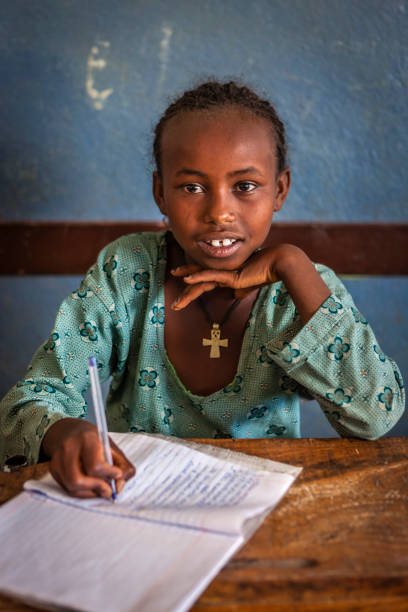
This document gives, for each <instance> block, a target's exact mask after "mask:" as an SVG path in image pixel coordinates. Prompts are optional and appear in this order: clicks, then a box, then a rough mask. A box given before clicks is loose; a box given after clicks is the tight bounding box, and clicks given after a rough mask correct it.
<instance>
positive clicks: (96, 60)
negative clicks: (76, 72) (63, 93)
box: [85, 41, 113, 110]
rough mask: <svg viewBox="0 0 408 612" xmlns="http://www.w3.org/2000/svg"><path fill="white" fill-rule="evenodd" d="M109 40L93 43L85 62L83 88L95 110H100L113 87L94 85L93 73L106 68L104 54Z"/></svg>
mask: <svg viewBox="0 0 408 612" xmlns="http://www.w3.org/2000/svg"><path fill="white" fill-rule="evenodd" d="M109 47H110V42H108V41H99V42H98V43H97V44H95V45H93V46H92V48H91V52H90V54H89V55H88V59H87V62H86V81H85V89H86V93H87V94H88V96H89V98H90V99H91V101H92V105H93V107H94V109H95V110H102V109H103V107H104V106H105V103H106V100H107V99H108V98H109V96H110V95H111V94H112V93H113V89H112V88H109V89H97V88H96V87H95V73H97V72H98V71H101V70H104V69H105V68H106V59H105V58H104V57H103V55H104V54H106V52H107V51H108V50H109Z"/></svg>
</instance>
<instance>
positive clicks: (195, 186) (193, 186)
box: [183, 183, 204, 193]
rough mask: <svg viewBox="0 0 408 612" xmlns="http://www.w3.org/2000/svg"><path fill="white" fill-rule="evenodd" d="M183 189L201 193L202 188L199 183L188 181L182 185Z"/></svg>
mask: <svg viewBox="0 0 408 612" xmlns="http://www.w3.org/2000/svg"><path fill="white" fill-rule="evenodd" d="M183 189H184V190H185V191H187V192H188V193H202V192H203V191H204V190H203V188H202V187H201V185H198V184H197V183H189V184H188V185H183Z"/></svg>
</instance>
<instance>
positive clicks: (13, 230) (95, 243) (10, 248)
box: [0, 221, 408, 275]
mask: <svg viewBox="0 0 408 612" xmlns="http://www.w3.org/2000/svg"><path fill="white" fill-rule="evenodd" d="M163 227H164V226H163V224H162V223H159V222H142V221H139V222H137V221H129V222H128V221H120V222H117V221H112V222H111V221H103V222H101V221H88V222H72V221H60V222H58V221H50V222H46V221H41V222H36V221H27V222H17V221H9V222H7V221H3V222H0V262H1V263H0V274H2V275H7V274H20V275H22V274H51V275H54V274H74V275H75V274H83V273H84V272H85V271H86V270H87V268H88V267H89V266H90V265H91V264H92V263H93V262H94V261H95V258H96V255H97V254H98V252H99V251H100V249H101V248H102V247H103V246H105V245H106V244H108V243H109V242H111V241H112V240H115V239H116V238H118V237H119V236H122V235H123V234H129V233H133V232H144V231H157V230H160V229H163ZM267 242H268V244H269V245H273V244H280V243H282V242H289V243H292V244H296V245H297V246H299V247H300V248H301V249H303V250H304V251H305V252H306V253H307V254H308V255H309V257H310V258H311V259H312V260H313V261H315V262H321V263H325V264H326V265H328V266H330V267H331V268H333V269H334V270H335V271H336V272H337V273H339V274H376V275H405V274H408V248H407V245H408V223H400V224H381V223H309V222H304V223H300V222H297V223H292V222H288V223H274V224H273V225H272V228H271V230H270V233H269V237H268V241H267Z"/></svg>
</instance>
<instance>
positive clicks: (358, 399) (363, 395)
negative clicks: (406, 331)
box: [174, 245, 405, 439]
mask: <svg viewBox="0 0 408 612" xmlns="http://www.w3.org/2000/svg"><path fill="white" fill-rule="evenodd" d="M289 247H290V248H289ZM174 273H175V274H176V275H180V276H183V275H184V274H186V273H187V279H185V280H186V283H187V284H188V285H189V286H188V287H187V289H186V291H185V292H184V294H183V295H182V296H181V298H180V300H179V302H178V304H176V308H181V307H184V306H185V305H187V303H189V302H190V301H191V300H192V299H194V298H195V297H197V296H198V295H200V294H201V293H202V292H203V290H204V291H208V290H211V289H212V288H213V287H214V286H216V285H222V286H229V287H233V288H235V289H236V293H238V295H239V294H240V293H241V292H245V291H246V289H247V288H248V289H249V288H250V286H251V283H252V287H251V289H253V288H254V287H259V286H262V285H266V284H270V283H274V282H277V281H278V280H282V281H284V285H285V287H286V290H287V291H288V293H289V294H290V297H291V298H292V300H293V303H290V302H288V301H287V300H286V301H285V306H282V307H281V306H278V304H279V303H277V305H276V308H275V309H274V315H273V320H271V321H270V322H269V323H268V324H269V325H270V326H271V329H275V330H279V331H276V333H275V337H274V338H273V339H272V340H270V341H269V342H268V343H267V344H266V350H267V352H268V355H269V357H270V358H271V360H273V361H274V362H275V363H276V364H277V365H279V367H280V368H281V369H282V370H283V371H284V373H285V376H286V377H289V378H290V379H292V381H293V388H294V387H296V383H297V384H298V386H299V388H301V387H303V388H305V389H307V390H308V392H309V393H310V394H311V395H312V396H313V397H314V398H315V399H316V400H317V401H318V402H319V404H320V406H321V407H322V409H323V411H324V413H325V415H326V417H327V418H328V420H329V422H330V423H331V425H332V426H333V428H334V429H335V430H336V431H337V432H338V433H339V434H340V435H342V436H354V437H360V438H367V439H375V438H378V437H380V436H381V435H384V434H385V433H386V432H388V431H389V430H390V429H391V428H392V427H393V426H394V425H395V423H396V422H397V421H398V419H399V418H400V416H401V415H402V413H403V411H404V404H405V394H404V386H403V382H402V378H401V375H400V372H399V370H398V367H397V366H396V364H395V363H394V362H393V361H392V360H391V359H389V358H388V357H386V356H385V355H384V354H383V353H382V351H381V349H380V348H379V345H378V342H377V340H376V338H375V335H374V333H373V331H372V329H371V327H370V325H369V324H368V322H367V321H366V319H365V318H364V316H363V315H362V314H361V313H360V312H359V311H358V310H357V309H356V308H355V305H354V302H353V300H352V298H351V296H350V294H349V293H348V292H347V291H346V289H345V287H344V286H343V284H342V283H341V281H340V280H339V279H338V278H337V276H336V275H335V274H334V273H333V272H332V271H331V270H329V269H328V268H325V267H324V266H318V267H317V268H316V267H315V266H314V265H313V264H312V263H311V262H310V260H309V259H308V258H307V256H306V255H305V254H304V253H303V252H302V251H300V249H297V248H296V247H291V246H290V245H282V246H280V247H278V248H277V249H265V251H261V252H259V253H258V254H256V255H255V256H254V257H253V258H251V259H250V260H249V261H248V262H247V264H246V265H245V266H244V268H243V269H242V270H239V271H216V270H204V271H199V270H198V269H197V268H195V269H194V270H193V269H190V270H186V269H185V268H182V269H180V270H177V271H175V272H174ZM195 283H198V284H197V285H195ZM285 287H283V286H282V285H281V284H280V283H279V284H277V289H276V295H277V294H280V295H282V296H284V295H285V294H286V291H285ZM286 295H287V294H286ZM295 308H296V310H297V311H298V313H299V316H297V313H296V310H295ZM288 309H289V311H290V309H291V312H292V314H289V313H288ZM284 312H286V320H287V321H290V322H289V323H287V324H285V325H284V326H283V327H282V324H281V317H282V316H283V313H284Z"/></svg>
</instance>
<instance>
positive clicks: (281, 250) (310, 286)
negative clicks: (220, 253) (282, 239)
mask: <svg viewBox="0 0 408 612" xmlns="http://www.w3.org/2000/svg"><path fill="white" fill-rule="evenodd" d="M172 273H173V274H174V276H183V277H184V281H185V282H186V283H187V285H188V287H187V288H186V289H185V291H184V293H183V294H182V295H181V296H180V297H179V299H178V301H176V303H174V304H173V308H174V309H175V310H180V309H182V308H185V307H186V306H188V304H189V303H190V302H191V301H192V300H194V299H196V298H197V297H199V295H201V294H202V293H204V292H206V291H211V289H214V287H216V286H221V287H231V288H233V289H235V293H236V296H237V297H244V295H245V294H246V293H248V292H250V291H253V289H254V288H257V287H263V286H264V285H270V284H271V283H274V282H276V281H279V280H281V281H283V283H284V284H285V286H286V288H287V290H288V291H289V293H290V295H291V298H292V300H293V302H294V304H295V307H296V310H297V311H298V313H299V316H300V318H301V320H302V322H303V323H304V324H305V323H306V322H307V321H308V320H309V319H310V318H311V317H312V316H313V314H314V313H315V312H316V310H317V309H318V308H319V306H320V305H321V304H322V303H323V302H324V300H326V299H327V298H328V297H329V295H330V289H329V288H328V287H327V285H326V284H325V282H324V281H323V280H322V278H321V276H320V275H319V274H318V273H317V272H316V269H315V266H314V265H313V263H312V262H311V261H310V259H309V257H308V256H307V255H306V253H304V252H303V251H302V250H301V249H299V248H298V247H296V246H294V245H292V244H281V245H279V246H278V247H276V248H272V247H271V248H267V249H263V250H262V251H259V252H258V253H256V254H255V255H253V256H252V257H251V258H250V259H249V260H248V261H247V263H246V264H245V266H244V267H243V268H241V269H240V270H232V271H229V270H201V269H199V268H198V267H196V266H181V267H180V268H177V270H173V272H172Z"/></svg>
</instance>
